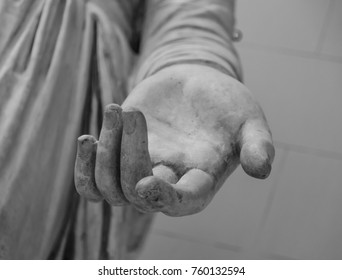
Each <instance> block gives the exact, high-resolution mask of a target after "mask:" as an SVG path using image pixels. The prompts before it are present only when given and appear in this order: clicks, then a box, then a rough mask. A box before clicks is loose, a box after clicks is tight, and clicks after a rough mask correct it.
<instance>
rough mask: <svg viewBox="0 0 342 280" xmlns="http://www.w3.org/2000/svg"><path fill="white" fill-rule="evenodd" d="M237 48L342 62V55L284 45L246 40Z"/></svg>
mask: <svg viewBox="0 0 342 280" xmlns="http://www.w3.org/2000/svg"><path fill="white" fill-rule="evenodd" d="M237 49H238V50H239V49H246V50H254V51H262V52H266V53H270V52H271V53H273V54H281V55H287V56H293V57H300V58H305V59H314V60H319V61H324V62H330V63H337V64H342V57H341V56H335V55H330V54H323V53H316V52H315V51H304V50H295V49H289V48H283V47H275V46H266V45H262V44H258V43H253V42H248V41H244V42H242V43H241V44H240V46H237Z"/></svg>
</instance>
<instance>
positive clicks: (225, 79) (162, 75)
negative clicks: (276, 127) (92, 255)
mask: <svg viewBox="0 0 342 280" xmlns="http://www.w3.org/2000/svg"><path fill="white" fill-rule="evenodd" d="M122 108H123V112H121V108H120V107H118V106H115V105H110V106H109V107H107V109H106V112H105V118H104V125H103V128H102V131H101V135H100V140H99V142H98V144H97V153H96V156H95V153H94V152H93V153H90V152H89V150H94V147H96V145H95V144H91V145H89V144H87V143H92V142H95V140H94V139H93V138H89V137H87V136H83V138H81V140H80V142H79V152H78V162H76V169H75V175H76V176H75V179H76V185H78V190H79V192H80V193H81V194H83V195H85V196H87V197H89V198H95V199H96V198H100V197H101V195H102V196H103V197H104V198H105V199H106V200H107V201H108V202H109V203H111V204H112V205H120V204H123V203H125V202H127V200H128V201H129V202H131V203H132V204H134V205H135V206H136V207H137V208H138V209H140V210H142V211H145V212H154V211H161V212H164V213H165V214H167V215H172V216H182V215H189V214H193V213H197V212H199V211H201V210H202V209H203V208H205V206H206V205H207V204H208V203H209V202H210V201H211V199H212V198H213V196H214V195H215V193H216V192H217V191H218V189H219V188H220V187H221V185H222V184H223V182H224V181H225V179H226V178H227V177H228V176H229V175H230V174H231V173H232V172H233V171H234V169H235V168H236V167H237V165H238V164H239V162H240V163H241V165H242V167H243V169H244V170H245V171H246V173H247V174H249V175H251V176H253V177H256V178H266V177H267V176H268V175H269V173H270V171H271V163H272V161H273V158H274V148H273V145H272V139H271V134H270V131H269V128H268V125H267V123H266V120H265V117H264V115H263V112H262V109H261V108H260V106H259V105H258V104H257V102H256V100H255V99H254V97H253V96H252V94H251V93H250V92H249V91H248V89H247V88H246V87H245V86H244V85H242V84H241V83H240V82H238V81H237V80H235V79H233V78H231V77H229V76H227V75H225V74H223V73H221V72H219V71H217V70H215V69H213V68H210V67H206V66H198V65H176V66H172V67H168V68H166V69H164V70H162V71H160V72H158V73H157V74H155V75H153V76H151V77H149V78H147V79H145V80H144V81H142V82H141V83H140V84H138V85H137V86H136V88H135V89H134V90H133V91H132V92H131V94H130V95H129V96H128V98H127V99H126V100H125V102H124V104H123V105H122ZM146 124H147V129H146ZM146 130H147V134H148V150H147V136H146ZM121 139H122V141H121ZM82 141H83V142H82ZM89 141H90V142H89ZM82 143H83V144H82ZM82 145H83V147H82ZM87 147H88V152H87ZM89 147H90V148H89ZM91 147H93V148H91ZM120 154H121V156H119V155H120ZM91 155H92V156H91ZM149 155H150V157H149ZM95 157H96V163H95V181H96V185H97V186H96V185H95V182H94V180H93V178H94V175H92V173H93V171H91V170H90V169H91V168H92V167H91V166H92V164H89V162H90V159H91V158H93V159H94V158H95ZM80 159H81V160H80ZM84 162H88V164H84ZM82 164H83V165H82ZM89 166H90V167H89ZM85 167H86V168H85ZM152 167H153V175H152V172H151V168H152ZM82 168H83V169H82ZM87 168H88V169H89V168H90V169H89V170H88V169H87ZM87 170H88V171H87ZM85 171H87V172H88V173H87V172H85ZM82 174H83V175H84V174H86V175H87V174H88V175H87V176H88V177H87V176H85V177H87V178H88V179H87V180H86V181H87V182H90V183H87V185H88V187H84V184H83V183H82V182H85V181H84V176H83V175H82ZM119 175H120V176H119ZM82 176H83V177H82ZM108 178H109V179H108ZM80 179H82V180H83V181H82V180H80ZM80 182H81V183H80ZM89 186H90V187H89ZM97 188H98V189H99V190H100V193H101V195H100V194H99V192H98V191H97Z"/></svg>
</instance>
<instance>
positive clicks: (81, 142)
mask: <svg viewBox="0 0 342 280" xmlns="http://www.w3.org/2000/svg"><path fill="white" fill-rule="evenodd" d="M77 142H78V143H77V144H78V147H79V149H80V150H81V151H85V152H86V151H90V150H93V146H94V144H95V143H96V139H95V137H94V136H92V135H82V136H80V137H78V139H77Z"/></svg>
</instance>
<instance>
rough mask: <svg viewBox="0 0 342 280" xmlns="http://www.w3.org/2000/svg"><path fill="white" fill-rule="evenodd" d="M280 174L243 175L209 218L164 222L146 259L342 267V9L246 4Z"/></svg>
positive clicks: (251, 67)
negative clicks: (320, 262) (308, 262)
mask: <svg viewBox="0 0 342 280" xmlns="http://www.w3.org/2000/svg"><path fill="white" fill-rule="evenodd" d="M237 26H238V27H239V28H240V29H241V30H242V31H243V33H244V38H243V41H242V42H240V43H238V44H237V49H238V50H239V53H240V56H241V59H242V62H243V66H244V72H245V83H246V85H247V86H248V87H249V88H250V89H251V90H252V91H253V92H254V93H255V95H256V96H257V97H258V100H259V101H260V103H261V105H262V107H263V108H264V111H265V113H266V116H267V118H268V120H269V124H270V126H271V128H272V131H273V137H274V141H275V146H276V159H275V162H274V164H273V171H272V174H271V176H270V177H269V178H268V179H267V180H265V181H261V180H256V179H252V178H249V177H248V176H247V175H245V174H244V173H243V171H242V169H241V168H239V169H238V170H237V171H236V172H235V173H234V174H233V175H232V176H231V177H230V178H229V179H228V180H227V182H226V184H225V186H223V188H222V189H221V190H220V193H219V194H218V195H217V196H216V197H215V198H214V201H213V202H212V203H211V204H210V205H209V206H208V208H207V209H205V210H204V211H203V212H202V213H200V214H197V215H193V216H190V217H182V218H170V217H166V216H164V215H162V214H160V215H159V216H158V217H157V219H156V222H155V224H154V226H153V229H152V232H151V234H150V237H149V239H148V241H147V244H146V247H145V250H144V251H143V253H142V255H141V258H142V259H265V258H266V259H283V258H285V259H342V1H341V0H253V1H251V0H237Z"/></svg>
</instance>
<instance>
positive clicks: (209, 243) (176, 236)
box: [152, 228, 242, 253]
mask: <svg viewBox="0 0 342 280" xmlns="http://www.w3.org/2000/svg"><path fill="white" fill-rule="evenodd" d="M153 232H154V233H155V234H157V235H160V236H164V237H169V238H173V239H181V240H183V241H188V242H191V243H194V244H198V243H200V244H202V245H206V246H210V247H213V248H218V249H221V250H226V251H231V252H235V253H238V252H240V251H241V249H242V247H241V246H237V245H232V244H229V243H225V242H221V241H211V240H208V239H204V238H198V237H195V236H190V235H186V234H180V233H175V232H172V231H168V230H163V229H158V228H156V229H154V230H153ZM153 232H152V233H153Z"/></svg>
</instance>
